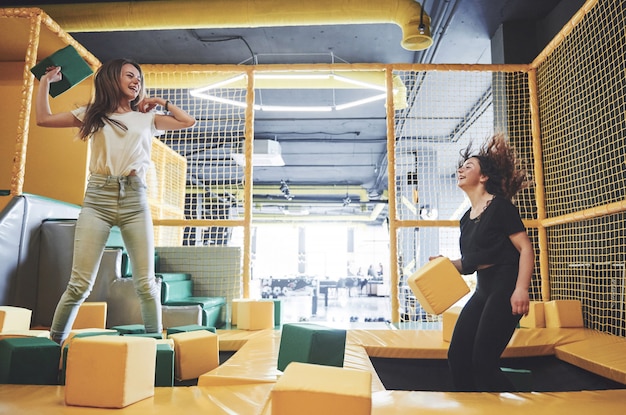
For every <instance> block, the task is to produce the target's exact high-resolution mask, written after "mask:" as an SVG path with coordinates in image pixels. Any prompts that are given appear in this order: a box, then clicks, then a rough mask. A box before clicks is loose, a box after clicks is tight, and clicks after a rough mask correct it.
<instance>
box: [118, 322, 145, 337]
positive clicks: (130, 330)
mask: <svg viewBox="0 0 626 415" xmlns="http://www.w3.org/2000/svg"><path fill="white" fill-rule="evenodd" d="M111 328H112V329H113V330H116V331H117V332H119V333H120V334H121V335H122V336H123V335H125V334H145V333H146V328H145V327H144V325H143V324H125V325H122V326H115V327H111Z"/></svg>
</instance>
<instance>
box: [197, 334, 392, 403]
mask: <svg viewBox="0 0 626 415" xmlns="http://www.w3.org/2000/svg"><path fill="white" fill-rule="evenodd" d="M242 331H243V332H244V333H249V332H248V331H245V330H242ZM222 333H223V332H222V331H218V335H219V337H220V348H221V345H222V338H221V337H222V335H224V336H226V333H224V334H222ZM254 333H257V334H256V335H254V336H250V337H249V338H248V339H247V340H246V341H245V343H244V344H243V345H242V346H241V347H240V348H239V350H238V351H237V353H235V354H234V355H232V356H231V357H230V358H229V359H228V360H227V361H226V362H224V363H223V364H222V365H220V366H219V367H217V368H215V369H213V370H211V371H209V372H207V373H204V374H203V375H201V376H200V377H199V378H198V386H203V387H207V386H219V385H246V384H255V383H275V382H276V381H277V380H278V378H279V377H280V374H281V372H280V371H279V370H278V368H277V365H276V362H277V360H278V351H279V348H280V334H281V333H280V331H278V330H264V331H262V332H254ZM232 335H233V336H234V337H239V335H238V334H236V333H233V334H232ZM239 338H240V337H239ZM220 350H221V349H220ZM343 364H344V367H345V368H350V369H358V370H367V371H369V372H370V373H371V374H372V390H374V391H379V390H385V387H384V386H383V384H382V381H381V380H380V378H379V377H378V375H377V374H376V371H375V369H374V367H373V366H372V362H371V361H370V359H369V356H368V354H367V352H366V351H365V349H364V348H363V347H361V346H359V345H356V344H346V351H345V355H344V362H343Z"/></svg>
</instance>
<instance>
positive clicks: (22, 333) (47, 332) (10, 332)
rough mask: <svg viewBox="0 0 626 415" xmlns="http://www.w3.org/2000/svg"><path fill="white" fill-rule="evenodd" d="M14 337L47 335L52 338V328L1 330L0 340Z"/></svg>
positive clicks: (46, 336)
mask: <svg viewBox="0 0 626 415" xmlns="http://www.w3.org/2000/svg"><path fill="white" fill-rule="evenodd" d="M12 337H45V338H47V339H49V338H50V330H8V331H3V332H0V340H2V339H9V338H12Z"/></svg>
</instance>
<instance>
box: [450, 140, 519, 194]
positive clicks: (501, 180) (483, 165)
mask: <svg viewBox="0 0 626 415" xmlns="http://www.w3.org/2000/svg"><path fill="white" fill-rule="evenodd" d="M469 158H476V159H477V160H478V163H479V164H480V171H481V172H482V174H484V175H485V176H487V177H488V179H487V181H486V182H485V189H486V190H487V192H489V193H490V194H492V195H495V196H501V197H505V198H507V199H509V200H510V199H512V198H513V196H515V195H516V194H517V192H519V191H520V190H521V189H523V188H525V187H527V186H528V185H529V177H528V175H527V173H526V170H525V169H524V168H523V167H522V162H521V160H520V159H519V158H518V156H517V153H516V151H515V149H514V148H513V147H512V146H510V145H509V143H508V142H507V140H506V138H505V136H504V134H496V135H494V136H492V137H491V138H490V139H489V140H487V141H486V142H485V143H484V144H483V145H482V146H481V147H480V148H479V149H478V153H473V152H472V143H471V142H470V143H469V145H468V146H467V147H466V148H465V149H464V150H461V160H460V162H459V167H460V166H461V165H462V164H463V163H464V162H465V161H466V160H467V159H469Z"/></svg>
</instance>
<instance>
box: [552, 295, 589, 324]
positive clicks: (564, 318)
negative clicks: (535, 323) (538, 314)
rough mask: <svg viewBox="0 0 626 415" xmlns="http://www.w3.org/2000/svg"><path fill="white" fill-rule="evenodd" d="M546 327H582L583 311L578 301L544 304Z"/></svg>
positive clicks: (558, 301) (556, 301)
mask: <svg viewBox="0 0 626 415" xmlns="http://www.w3.org/2000/svg"><path fill="white" fill-rule="evenodd" d="M543 308H544V314H545V317H546V327H584V326H585V324H584V322H583V310H582V305H581V303H580V301H578V300H553V301H548V302H546V303H545V304H544V306H543Z"/></svg>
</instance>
